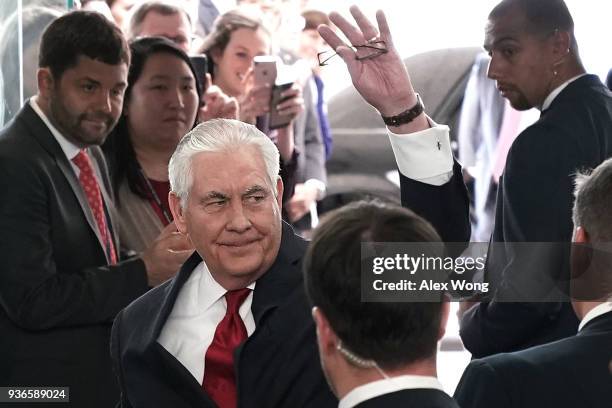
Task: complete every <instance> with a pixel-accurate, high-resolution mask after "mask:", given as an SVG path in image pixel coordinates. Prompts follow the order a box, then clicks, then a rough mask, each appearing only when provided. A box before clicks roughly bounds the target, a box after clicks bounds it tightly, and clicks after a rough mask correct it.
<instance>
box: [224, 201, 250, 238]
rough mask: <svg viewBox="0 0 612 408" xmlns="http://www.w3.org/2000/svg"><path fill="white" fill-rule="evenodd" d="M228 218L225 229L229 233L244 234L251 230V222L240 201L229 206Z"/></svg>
mask: <svg viewBox="0 0 612 408" xmlns="http://www.w3.org/2000/svg"><path fill="white" fill-rule="evenodd" d="M228 217H229V219H228V222H227V229H228V230H230V231H234V232H245V231H247V230H249V229H250V228H251V220H250V219H249V216H248V213H247V211H245V209H244V206H243V203H242V201H240V200H236V201H235V202H234V203H232V204H231V205H230V211H229V214H228Z"/></svg>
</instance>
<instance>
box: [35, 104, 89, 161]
mask: <svg viewBox="0 0 612 408" xmlns="http://www.w3.org/2000/svg"><path fill="white" fill-rule="evenodd" d="M30 106H31V107H32V109H33V110H34V112H36V114H37V115H38V116H39V117H40V119H41V120H42V121H43V122H44V124H45V125H46V126H47V128H49V131H50V132H51V134H52V135H53V137H54V138H55V140H57V143H58V144H59V145H60V147H61V148H62V151H63V152H64V154H65V155H66V157H67V158H68V160H72V159H74V157H75V156H76V155H77V154H79V151H80V150H81V149H80V148H79V147H78V146H77V145H75V144H74V143H72V142H71V141H70V140H68V139H66V137H64V135H62V134H61V133H60V131H59V130H57V128H56V127H55V126H53V124H52V123H51V121H50V120H49V118H48V117H47V115H45V113H44V112H43V110H42V109H41V108H40V106H39V105H38V97H37V96H33V97H32V98H30Z"/></svg>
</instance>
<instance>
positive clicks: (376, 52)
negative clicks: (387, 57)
mask: <svg viewBox="0 0 612 408" xmlns="http://www.w3.org/2000/svg"><path fill="white" fill-rule="evenodd" d="M351 49H352V50H353V51H355V52H356V53H357V54H356V56H355V59H356V60H358V61H362V60H367V59H373V58H376V57H378V56H381V55H383V54H386V53H387V52H389V50H388V49H387V44H386V43H385V42H384V41H382V40H378V41H368V43H367V44H364V45H353V46H352V47H351ZM336 55H338V53H336V52H335V51H331V50H330V51H323V52H320V53H318V54H317V59H318V60H319V66H320V67H324V66H326V65H329V60H330V59H332V58H333V57H335V56H336Z"/></svg>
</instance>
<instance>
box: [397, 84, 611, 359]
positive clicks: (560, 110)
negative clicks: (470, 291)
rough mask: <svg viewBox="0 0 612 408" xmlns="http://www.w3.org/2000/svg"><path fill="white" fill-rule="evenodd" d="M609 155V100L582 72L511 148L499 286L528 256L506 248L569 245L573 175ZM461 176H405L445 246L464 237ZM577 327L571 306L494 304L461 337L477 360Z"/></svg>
mask: <svg viewBox="0 0 612 408" xmlns="http://www.w3.org/2000/svg"><path fill="white" fill-rule="evenodd" d="M610 156H612V97H611V94H610V92H609V91H608V90H607V89H606V88H605V87H604V85H603V84H602V83H601V81H600V80H599V79H598V78H597V77H596V76H594V75H586V76H583V77H581V78H579V79H578V80H576V81H574V82H572V83H571V84H570V85H568V86H567V87H566V88H565V89H564V90H563V91H562V92H561V93H560V94H559V95H558V96H557V98H556V99H555V100H554V101H553V103H552V105H551V106H550V108H549V109H548V110H546V111H545V112H543V113H542V116H541V118H540V120H539V121H537V122H536V123H535V124H534V125H532V126H531V127H529V128H527V129H526V130H525V131H524V132H523V133H521V134H520V135H519V136H518V138H517V139H516V140H515V142H514V144H513V145H512V148H511V149H510V152H509V155H508V160H507V162H506V168H505V171H504V176H503V177H502V178H501V180H500V188H499V191H498V196H497V202H496V216H495V228H494V232H493V237H492V242H493V243H494V244H495V245H494V246H491V247H490V249H489V253H488V258H487V271H486V272H487V277H488V278H489V279H492V280H494V281H497V282H499V280H501V279H502V276H503V279H506V281H507V278H511V277H513V276H514V275H517V274H521V273H523V277H524V274H525V272H524V268H525V266H526V264H527V266H529V260H530V259H533V257H532V256H531V255H532V254H527V253H522V256H517V255H516V254H515V255H510V254H509V252H507V251H505V250H504V247H505V246H507V243H512V242H569V241H570V240H571V234H572V221H571V208H572V205H573V190H574V186H573V181H574V176H573V174H574V173H575V172H576V171H577V170H580V169H585V168H593V167H596V166H597V165H598V164H600V163H601V162H602V161H603V160H605V159H606V158H608V157H610ZM459 177H460V172H458V171H457V166H455V172H454V176H453V179H452V180H451V181H450V182H449V183H447V184H446V185H444V186H442V187H435V186H427V185H423V184H422V183H418V182H415V181H413V180H408V179H406V178H402V202H403V203H404V205H406V206H408V207H410V208H421V209H422V210H421V212H419V211H417V213H421V214H422V215H424V216H425V218H426V219H428V220H429V221H430V222H432V223H433V224H434V227H436V228H439V229H440V230H441V231H442V232H441V235H442V237H443V239H445V240H446V241H451V240H455V238H457V237H458V238H461V237H462V236H465V235H466V234H465V231H462V228H461V226H462V225H464V224H465V221H464V220H465V219H466V217H467V202H466V201H465V200H466V197H467V196H466V194H465V187H464V186H463V185H462V183H461V180H460V178H459ZM455 217H456V218H457V219H455ZM449 228H450V232H449V233H444V231H445V230H446V231H448V230H449ZM453 231H455V232H456V231H459V233H458V234H456V233H452V232H453ZM468 231H469V230H468ZM468 236H469V235H468ZM500 247H501V248H500ZM568 247H569V245H568ZM568 264H569V248H566V249H565V250H564V252H563V253H562V254H561V256H556V257H553V258H552V259H550V264H549V267H548V268H547V269H548V270H546V271H542V273H545V274H556V276H552V277H553V278H555V279H557V280H560V279H564V278H566V277H567V276H568V274H569V269H568V268H569V265H568ZM534 282H535V280H534ZM523 288H525V287H524V286H523V287H521V288H520V289H519V290H522V289H523ZM577 325H578V321H577V319H576V318H575V316H574V314H573V311H572V309H571V306H570V304H569V303H568V302H565V303H561V302H556V303H537V304H533V303H532V304H527V303H521V304H518V303H500V302H495V301H491V302H490V303H482V304H480V305H478V306H475V307H473V308H472V309H470V310H468V312H466V314H465V315H464V317H463V319H462V322H461V331H460V333H461V338H462V340H463V342H464V344H465V347H466V348H467V349H468V350H469V351H470V352H472V354H473V355H474V356H475V357H479V356H485V355H489V354H493V353H498V352H504V351H514V350H518V349H522V348H526V347H529V346H532V345H536V344H542V343H545V342H548V341H552V340H556V339H559V338H563V337H567V336H570V335H572V334H574V333H575V332H576V329H577Z"/></svg>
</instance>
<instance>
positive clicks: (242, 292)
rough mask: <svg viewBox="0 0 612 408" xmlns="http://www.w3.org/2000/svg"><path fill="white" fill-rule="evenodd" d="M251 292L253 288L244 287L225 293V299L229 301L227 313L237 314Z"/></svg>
mask: <svg viewBox="0 0 612 408" xmlns="http://www.w3.org/2000/svg"><path fill="white" fill-rule="evenodd" d="M249 293H251V289H249V288H242V289H237V290H230V291H228V292H227V293H226V294H225V301H226V302H227V314H237V313H238V310H239V309H240V306H241V305H242V303H244V301H245V300H246V298H247V297H248V296H249Z"/></svg>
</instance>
